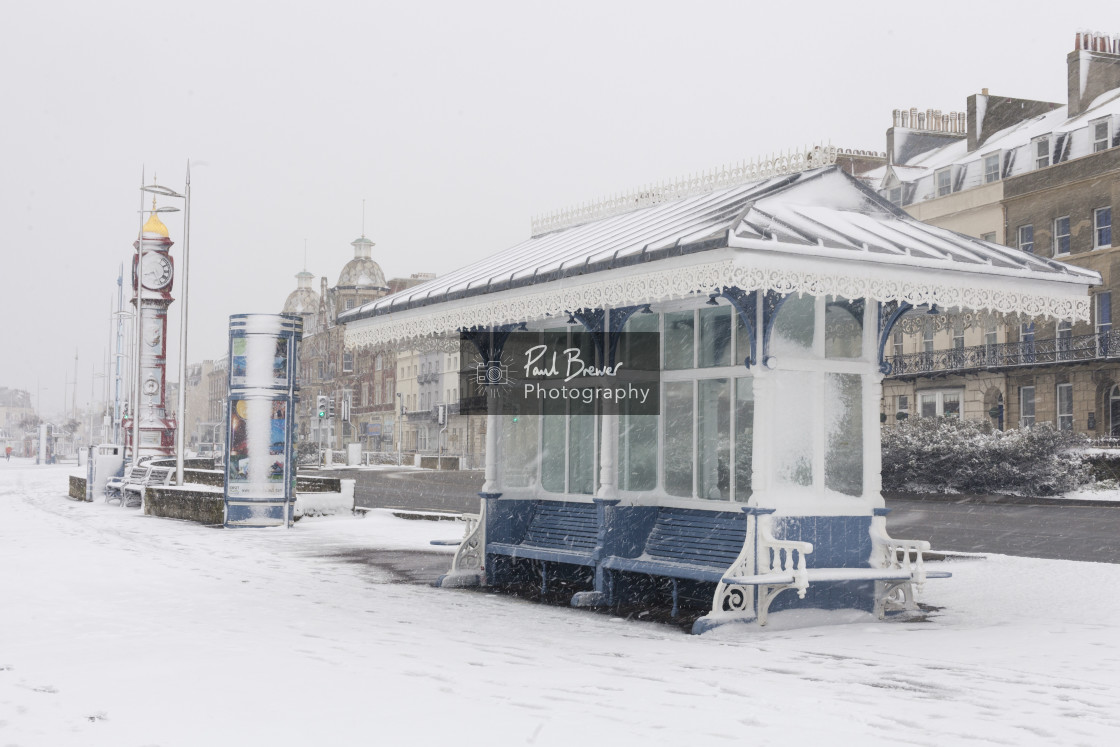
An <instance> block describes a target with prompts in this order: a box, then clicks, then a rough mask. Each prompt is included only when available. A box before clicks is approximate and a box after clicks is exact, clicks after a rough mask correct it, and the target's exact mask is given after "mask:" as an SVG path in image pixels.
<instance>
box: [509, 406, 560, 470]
mask: <svg viewBox="0 0 1120 747" xmlns="http://www.w3.org/2000/svg"><path fill="white" fill-rule="evenodd" d="M557 420H559V419H557ZM500 421H501V424H502V447H503V449H502V459H501V460H499V461H500V464H501V468H502V485H504V486H508V487H511V488H526V487H529V486H530V485H532V484H533V478H534V477H535V475H536V469H537V428H538V425H539V421H540V416H538V415H521V414H518V415H502V416H501V418H500ZM559 422H560V423H561V425H562V424H563V420H559Z"/></svg>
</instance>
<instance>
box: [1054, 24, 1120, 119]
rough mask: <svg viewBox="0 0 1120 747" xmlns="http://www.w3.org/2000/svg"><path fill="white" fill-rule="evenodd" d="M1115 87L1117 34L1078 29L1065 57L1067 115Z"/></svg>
mask: <svg viewBox="0 0 1120 747" xmlns="http://www.w3.org/2000/svg"><path fill="white" fill-rule="evenodd" d="M1115 88H1120V36H1117V35H1113V36H1108V35H1106V34H1102V33H1100V32H1099V31H1078V32H1077V35H1076V36H1075V38H1074V49H1073V51H1072V52H1070V53H1069V55H1068V56H1067V57H1066V90H1067V103H1068V106H1069V116H1071V117H1076V116H1077V115H1079V114H1081V113H1083V112H1084V111H1085V110H1086V109H1088V108H1089V105H1090V104H1092V103H1093V100H1094V99H1096V98H1097V97H1098V96H1100V95H1101V94H1102V93H1104V92H1105V91H1111V90H1113V89H1115Z"/></svg>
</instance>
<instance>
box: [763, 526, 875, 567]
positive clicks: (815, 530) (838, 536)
mask: <svg viewBox="0 0 1120 747" xmlns="http://www.w3.org/2000/svg"><path fill="white" fill-rule="evenodd" d="M774 537H775V538H776V539H789V540H800V541H802V542H812V543H813V553H812V555H809V556H807V557H806V560H807V561H808V564H809V567H810V568H867V567H868V559H869V558H870V557H871V517H870V516H785V517H782V518H780V519H777V520H775V522H774Z"/></svg>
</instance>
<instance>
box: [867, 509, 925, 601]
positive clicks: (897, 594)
mask: <svg viewBox="0 0 1120 747" xmlns="http://www.w3.org/2000/svg"><path fill="white" fill-rule="evenodd" d="M928 550H929V542H926V541H925V540H899V539H894V538H892V537H891V536H890V535H888V534H887V519H886V517H885V516H875V517H873V518H872V519H871V566H872V567H873V568H885V569H889V570H895V571H905V572H906V573H909V574H910V578H908V579H903V580H889V581H876V582H875V614H876V615H877V616H878V617H879V618H880V619H882V618H883V617H885V616H886V614H887V613H888V612H896V611H903V610H915V609H917V608H918V605H917V602H916V601H915V599H914V595H915V591H916V592H918V593H921V591H922V585H923V584H924V583H925V581H926V567H925V559H924V557H923V553H925V552H927V551H928Z"/></svg>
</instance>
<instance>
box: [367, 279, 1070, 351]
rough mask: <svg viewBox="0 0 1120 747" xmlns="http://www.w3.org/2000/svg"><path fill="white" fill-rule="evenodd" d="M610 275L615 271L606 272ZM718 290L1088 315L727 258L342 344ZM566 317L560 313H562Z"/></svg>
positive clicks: (427, 319) (458, 313) (1063, 302)
mask: <svg viewBox="0 0 1120 747" xmlns="http://www.w3.org/2000/svg"><path fill="white" fill-rule="evenodd" d="M612 275H614V276H613V277H612ZM724 287H737V288H741V289H743V290H745V291H752V290H759V289H761V290H775V291H778V292H779V293H808V294H810V295H814V296H842V297H844V298H867V299H870V300H872V301H884V302H885V301H906V302H907V303H910V304H913V305H914V306H920V305H922V304H937V305H938V306H940V307H942V308H946V309H950V308H960V309H979V310H989V311H994V312H1000V313H1023V314H1025V315H1027V316H1030V317H1049V318H1052V319H1072V320H1086V319H1088V318H1089V299H1088V296H1086V297H1084V298H1073V297H1060V296H1058V297H1056V296H1050V295H1044V294H1038V293H1015V292H1012V291H1004V290H996V289H992V288H983V287H981V288H977V287H961V285H948V284H940V283H935V282H927V281H925V280H923V275H922V274H921V273H912V274H911V275H910V277H907V278H905V279H904V278H892V279H878V278H872V277H868V276H866V275H865V276H859V275H841V274H838V273H825V272H808V271H799V270H781V269H764V268H759V267H741V266H737V265H736V264H735V263H734V262H732V261H731V260H724V261H720V262H710V263H707V264H701V265H694V266H691V267H680V268H673V269H668V270H660V271H656V272H654V271H651V272H645V273H641V274H629V275H625V276H621V277H620V276H618V275H616V274H614V273H605V274H604V279H603V280H599V281H595V282H589V283H584V284H582V285H570V286H565V287H561V288H551V289H547V290H546V289H544V288H543V287H542V289H541V290H539V291H537V292H532V289H531V288H527V289H526V292H525V293H524V294H523V295H516V296H512V297H511V296H506V297H505V298H502V299H493V298H486V297H482V298H481V299H479V300H477V301H476V302H475V303H473V304H470V305H467V304H465V303H464V304H458V303H457V304H440V305H436V306H434V307H433V308H432V309H431V310H430V311H427V310H424V309H420V310H418V312H416V313H412V312H401V313H400V314H399V315H397V316H398V317H403V318H394V315H385V316H384V317H375V318H373V319H367V320H361V321H358V322H351V323H350V324H347V325H346V347H347V348H358V347H366V346H376V345H385V344H389V343H392V342H395V341H398V340H406V339H419V338H425V337H430V336H432V335H439V334H446V333H450V332H454V331H455V330H458V329H469V328H471V327H488V326H492V325H496V324H510V323H514V322H524V321H531V320H536V319H544V318H546V317H549V316H559V315H560V314H563V313H565V312H568V311H573V310H576V309H600V308H605V307H617V306H635V305H640V304H646V303H657V302H660V301H668V300H672V299H676V298H685V297H688V296H691V295H698V294H708V293H713V292H716V291H718V290H719V289H721V288H724ZM565 318H566V317H565Z"/></svg>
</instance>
